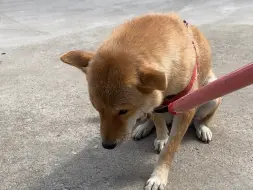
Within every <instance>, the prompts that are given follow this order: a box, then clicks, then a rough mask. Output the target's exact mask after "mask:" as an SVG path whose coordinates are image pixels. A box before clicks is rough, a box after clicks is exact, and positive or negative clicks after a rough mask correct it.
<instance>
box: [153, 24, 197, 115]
mask: <svg viewBox="0 0 253 190" xmlns="http://www.w3.org/2000/svg"><path fill="white" fill-rule="evenodd" d="M184 23H185V25H186V26H187V27H188V23H187V22H186V21H184ZM192 45H193V48H194V50H195V53H196V64H195V66H194V69H193V73H192V77H191V80H190V82H189V84H188V85H187V86H186V88H185V89H184V90H183V91H181V92H180V93H178V94H176V95H170V96H167V97H166V98H165V100H164V102H163V103H162V105H161V106H159V107H157V108H155V109H154V112H155V113H165V112H169V113H171V114H173V115H176V114H178V113H176V112H175V111H174V108H173V104H172V103H173V102H174V101H176V100H178V99H179V98H181V97H183V96H185V95H186V94H188V93H189V92H190V91H191V90H192V87H193V84H194V82H195V80H196V77H197V73H198V56H197V50H196V46H195V44H194V42H193V41H192Z"/></svg>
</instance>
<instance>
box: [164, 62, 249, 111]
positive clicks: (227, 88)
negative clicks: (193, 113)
mask: <svg viewBox="0 0 253 190" xmlns="http://www.w3.org/2000/svg"><path fill="white" fill-rule="evenodd" d="M251 84H253V63H250V64H248V65H246V66H244V67H241V68H239V69H237V70H235V71H234V72H232V73H229V74H227V75H225V76H223V77H221V78H218V79H217V80H215V81H213V82H211V83H209V84H208V85H206V86H203V87H202V88H200V89H198V90H195V91H193V92H191V93H189V94H186V95H185V96H183V97H181V98H179V99H177V100H175V101H174V102H172V103H170V104H169V106H168V109H169V110H170V112H173V113H176V114H179V113H182V112H184V111H187V110H189V109H192V108H195V107H196V106H198V105H202V104H204V103H206V102H208V101H210V100H213V99H216V98H218V97H222V96H224V95H226V94H229V93H231V92H234V91H236V90H239V89H241V88H244V87H246V86H249V85H251Z"/></svg>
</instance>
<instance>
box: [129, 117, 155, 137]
mask: <svg viewBox="0 0 253 190" xmlns="http://www.w3.org/2000/svg"><path fill="white" fill-rule="evenodd" d="M153 128H154V123H153V121H152V120H151V119H148V120H147V121H146V122H145V123H143V124H141V125H139V126H138V127H136V129H135V130H134V131H133V134H132V137H133V139H134V140H140V139H142V138H144V137H146V136H148V135H149V134H150V132H151V131H152V129H153Z"/></svg>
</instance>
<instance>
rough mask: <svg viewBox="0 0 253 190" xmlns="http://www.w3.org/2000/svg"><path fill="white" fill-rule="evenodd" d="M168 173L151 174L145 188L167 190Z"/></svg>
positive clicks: (148, 189) (146, 189)
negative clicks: (161, 174) (162, 174)
mask: <svg viewBox="0 0 253 190" xmlns="http://www.w3.org/2000/svg"><path fill="white" fill-rule="evenodd" d="M167 178H168V177H167V175H164V176H160V175H151V177H150V178H149V180H148V181H147V182H146V184H145V188H144V189H145V190H165V187H166V184H167Z"/></svg>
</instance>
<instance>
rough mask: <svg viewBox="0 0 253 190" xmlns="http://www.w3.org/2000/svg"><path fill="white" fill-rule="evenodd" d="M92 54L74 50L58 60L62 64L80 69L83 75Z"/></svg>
mask: <svg viewBox="0 0 253 190" xmlns="http://www.w3.org/2000/svg"><path fill="white" fill-rule="evenodd" d="M94 54H95V53H94V52H86V51H82V50H74V51H69V52H67V53H65V54H63V55H62V56H61V57H60V59H61V61H62V62H64V63H67V64H69V65H72V66H74V67H77V68H78V69H81V70H82V71H83V72H84V73H86V69H87V67H88V65H89V62H90V60H91V59H92V57H93V56H94Z"/></svg>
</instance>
